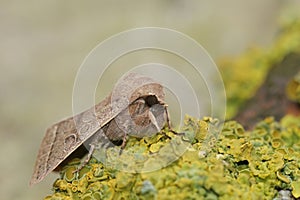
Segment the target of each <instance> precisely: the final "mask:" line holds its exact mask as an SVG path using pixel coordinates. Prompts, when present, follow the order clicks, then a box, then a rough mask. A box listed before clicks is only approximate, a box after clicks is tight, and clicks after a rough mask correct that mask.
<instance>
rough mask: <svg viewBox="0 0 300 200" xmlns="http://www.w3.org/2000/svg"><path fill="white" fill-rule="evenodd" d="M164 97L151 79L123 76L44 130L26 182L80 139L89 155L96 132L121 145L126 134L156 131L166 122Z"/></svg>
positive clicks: (52, 165) (56, 161) (40, 177)
mask: <svg viewBox="0 0 300 200" xmlns="http://www.w3.org/2000/svg"><path fill="white" fill-rule="evenodd" d="M164 99H165V93H164V91H163V86H162V85H161V84H159V83H157V82H155V81H154V80H153V79H151V78H149V77H145V76H142V75H139V74H136V73H130V74H129V75H127V76H125V77H124V78H122V79H121V80H120V81H118V84H117V85H116V86H115V88H114V90H113V92H112V93H111V94H110V95H108V96H107V97H106V98H105V99H104V100H102V101H101V102H100V103H98V104H96V105H95V106H93V107H91V108H90V109H88V110H86V111H84V112H82V113H80V114H78V115H75V116H74V117H70V118H67V119H65V120H62V121H60V122H58V123H56V124H54V125H52V126H51V127H49V128H48V129H47V130H46V134H45V136H44V138H43V140H42V143H41V145H40V148H39V151H38V155H37V159H36V163H35V167H34V172H33V175H32V178H31V180H30V185H33V184H36V183H38V182H40V181H42V180H43V179H44V178H45V177H46V176H47V175H48V174H49V173H50V172H52V171H53V170H55V169H56V168H57V167H58V166H59V165H60V164H61V163H62V162H63V161H65V160H66V159H67V158H68V157H69V156H70V155H71V154H72V153H73V152H74V151H75V150H76V149H78V148H79V147H82V146H83V144H84V143H89V145H90V149H89V154H88V159H89V158H90V156H91V155H92V152H93V150H94V146H95V145H94V142H91V141H97V140H98V141H99V138H100V139H101V137H102V136H101V137H98V136H99V134H100V135H101V134H103V135H104V136H105V137H106V138H107V139H108V140H109V141H119V140H121V141H122V145H121V148H124V147H125V144H126V137H127V135H128V134H130V135H132V136H135V137H144V136H147V135H149V134H154V133H157V132H159V131H160V130H161V129H162V127H163V126H164V124H165V123H166V122H168V125H169V117H168V111H167V105H166V104H165V103H164ZM93 137H95V138H96V140H93ZM103 141H105V140H103ZM85 146H86V145H85Z"/></svg>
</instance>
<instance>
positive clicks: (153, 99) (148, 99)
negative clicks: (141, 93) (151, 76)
mask: <svg viewBox="0 0 300 200" xmlns="http://www.w3.org/2000/svg"><path fill="white" fill-rule="evenodd" d="M145 101H146V103H147V104H148V105H149V106H150V107H151V106H153V105H155V104H158V103H159V102H158V99H157V97H156V96H155V95H149V96H147V97H146V98H145Z"/></svg>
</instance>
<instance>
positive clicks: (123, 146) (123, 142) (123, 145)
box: [119, 133, 127, 155]
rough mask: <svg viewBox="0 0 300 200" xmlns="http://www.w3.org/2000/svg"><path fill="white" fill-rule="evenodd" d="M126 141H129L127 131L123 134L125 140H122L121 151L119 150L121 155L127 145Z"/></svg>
mask: <svg viewBox="0 0 300 200" xmlns="http://www.w3.org/2000/svg"><path fill="white" fill-rule="evenodd" d="M126 143H127V133H125V134H124V136H123V141H122V144H121V148H120V151H119V155H121V154H122V152H123V149H124V148H125V146H126Z"/></svg>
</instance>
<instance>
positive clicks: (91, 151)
mask: <svg viewBox="0 0 300 200" xmlns="http://www.w3.org/2000/svg"><path fill="white" fill-rule="evenodd" d="M90 146H91V147H90V149H89V153H88V155H87V157H86V159H85V160H84V161H83V162H82V163H81V164H80V165H79V167H78V168H77V169H76V170H75V171H74V172H73V173H77V172H79V171H80V170H81V169H82V168H83V167H84V166H85V165H87V164H88V162H89V161H90V160H91V158H92V155H93V153H94V151H95V147H96V145H95V144H90Z"/></svg>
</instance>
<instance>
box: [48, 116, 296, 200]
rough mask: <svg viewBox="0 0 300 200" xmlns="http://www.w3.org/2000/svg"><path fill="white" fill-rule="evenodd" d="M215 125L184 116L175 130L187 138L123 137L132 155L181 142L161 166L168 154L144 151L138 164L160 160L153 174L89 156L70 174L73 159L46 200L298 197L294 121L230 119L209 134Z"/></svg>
mask: <svg viewBox="0 0 300 200" xmlns="http://www.w3.org/2000/svg"><path fill="white" fill-rule="evenodd" d="M290 118H291V117H290ZM290 118H289V119H288V120H289V121H291V119H290ZM294 120H299V119H297V118H295V119H294ZM287 125H288V126H287ZM218 128H219V126H218V123H217V121H214V120H213V119H211V118H205V119H202V120H197V119H194V118H191V117H186V119H185V126H184V127H183V128H182V130H183V131H186V132H189V133H190V134H191V135H194V137H193V138H192V139H191V138H190V137H188V138H189V141H186V139H184V138H185V137H184V136H183V135H174V134H173V133H171V132H169V131H168V129H167V128H165V129H163V130H162V132H164V133H165V134H167V135H170V136H171V139H170V138H169V137H166V136H165V135H164V134H157V135H156V136H154V137H152V138H143V139H140V140H137V139H135V138H130V139H129V141H128V144H127V146H126V148H129V149H131V151H134V150H136V151H139V152H140V151H141V149H144V151H145V155H146V154H148V153H149V152H152V146H155V145H156V144H157V147H156V150H155V151H158V152H160V151H166V150H165V149H164V146H165V145H168V144H169V145H170V146H172V145H174V144H176V145H182V144H186V145H185V147H186V149H185V152H184V153H183V155H182V156H178V157H177V160H175V161H174V162H172V163H171V164H169V165H167V164H166V163H163V159H169V158H170V157H172V155H168V153H169V152H168V151H166V152H161V153H162V155H161V157H159V159H161V160H157V159H153V160H152V158H151V157H147V156H145V157H146V160H143V162H141V163H140V165H145V166H146V165H147V166H150V165H151V166H153V165H157V164H161V167H162V168H161V169H159V170H155V171H152V172H142V173H128V172H124V171H121V170H120V171H118V170H115V169H114V168H113V167H109V166H105V165H103V164H102V163H101V162H99V161H97V160H96V159H94V158H93V159H91V160H90V161H89V163H88V164H87V165H86V166H85V167H84V168H83V169H81V171H80V172H79V173H77V174H75V175H74V173H73V174H72V173H71V171H72V172H73V171H74V169H75V168H77V167H78V166H79V165H80V164H79V163H78V160H77V162H74V161H73V162H71V163H69V164H68V165H67V166H66V167H65V168H64V170H63V171H62V172H61V177H60V178H59V179H58V180H56V181H55V183H54V186H53V191H54V193H53V194H52V195H51V196H48V197H46V198H45V200H46V199H47V200H54V199H95V200H96V199H273V198H275V197H279V196H280V194H279V192H280V191H291V194H292V195H293V196H294V197H295V198H298V197H299V195H300V194H299V184H300V182H299V180H300V162H299V158H300V151H299V149H297V148H294V144H296V143H298V141H299V140H300V138H299V137H300V125H299V124H298V125H297V124H294V123H288V122H286V119H285V118H284V119H282V121H281V122H276V121H274V119H273V118H267V119H265V120H264V121H261V122H260V123H259V124H257V126H256V128H255V129H254V130H253V131H251V132H247V131H245V130H244V129H243V127H242V126H241V125H240V124H238V123H237V122H235V121H229V122H226V123H225V124H224V126H223V129H222V131H219V132H218V135H215V134H211V131H217V130H218ZM295 138H296V139H297V140H295ZM171 141H175V142H174V144H172V143H171ZM190 142H191V143H190ZM129 145H132V146H129ZM138 145H140V147H139V148H135V146H138ZM133 155H134V154H133ZM124 156H125V157H126V158H127V159H129V158H130V157H128V156H129V155H124ZM168 156H169V157H168ZM121 157H122V155H121ZM147 159H148V160H147ZM172 159H174V158H172ZM135 164H136V163H135Z"/></svg>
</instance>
